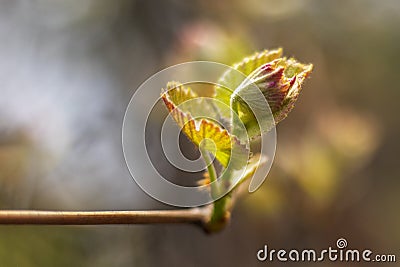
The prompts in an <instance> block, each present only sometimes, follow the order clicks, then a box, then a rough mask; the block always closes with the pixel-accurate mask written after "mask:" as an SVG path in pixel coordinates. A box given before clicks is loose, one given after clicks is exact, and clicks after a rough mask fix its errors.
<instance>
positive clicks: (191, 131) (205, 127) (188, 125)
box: [162, 83, 246, 167]
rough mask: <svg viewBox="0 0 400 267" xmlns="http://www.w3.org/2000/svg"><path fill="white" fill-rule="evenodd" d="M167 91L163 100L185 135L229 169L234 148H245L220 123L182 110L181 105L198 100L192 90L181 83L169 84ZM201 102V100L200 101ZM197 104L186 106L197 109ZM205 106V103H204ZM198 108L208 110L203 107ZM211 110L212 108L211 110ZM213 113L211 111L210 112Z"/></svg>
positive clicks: (163, 95)
mask: <svg viewBox="0 0 400 267" xmlns="http://www.w3.org/2000/svg"><path fill="white" fill-rule="evenodd" d="M167 88H169V89H168V90H167V91H165V92H164V93H163V94H162V99H163V101H164V103H165V105H166V106H167V108H168V110H169V112H170V114H171V116H172V118H174V120H175V121H176V123H177V124H178V126H179V127H180V128H181V130H182V131H183V133H185V135H186V136H187V137H188V138H189V139H190V140H191V141H192V142H193V143H194V144H195V145H196V146H200V144H201V145H202V147H203V148H204V149H206V150H207V151H209V152H211V153H212V154H213V155H214V156H215V157H216V159H217V160H218V161H219V162H220V163H221V165H222V166H224V167H227V166H228V163H229V160H230V157H231V151H232V150H233V148H234V146H235V148H236V147H240V148H242V149H243V150H244V151H246V150H245V147H244V146H243V145H240V144H239V141H238V140H237V138H236V137H234V136H231V135H230V134H229V133H228V131H227V130H226V129H224V128H222V127H221V126H220V125H219V124H218V123H216V122H214V121H212V120H210V119H204V118H193V117H192V115H191V112H190V110H182V109H181V108H180V106H179V105H181V104H183V103H185V101H188V100H192V99H194V100H196V99H197V96H196V94H195V93H194V92H192V91H191V90H190V88H188V87H185V86H183V85H181V84H179V83H173V84H168V86H167ZM199 101H201V100H199ZM196 104H199V105H200V104H201V103H196V102H193V103H190V105H185V107H188V109H190V108H191V109H195V108H196V107H195V106H196ZM203 104H204V103H203ZM198 108H203V109H204V108H207V106H204V105H201V106H200V107H198ZM209 108H210V107H209ZM210 109H211V108H210ZM210 112H211V111H210Z"/></svg>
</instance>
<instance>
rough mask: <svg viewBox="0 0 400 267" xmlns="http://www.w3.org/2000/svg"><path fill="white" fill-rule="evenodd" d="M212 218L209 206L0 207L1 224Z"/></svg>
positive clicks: (200, 221) (203, 221) (195, 221)
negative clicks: (136, 208)
mask: <svg viewBox="0 0 400 267" xmlns="http://www.w3.org/2000/svg"><path fill="white" fill-rule="evenodd" d="M208 219H209V209H208V208H207V207H205V208H192V209H179V210H157V211H156V210H154V211H36V210H0V224H45V225H99V224H164V223H168V224H178V223H183V224H185V223H186V224H199V225H201V226H204V225H205V224H206V222H207V221H208Z"/></svg>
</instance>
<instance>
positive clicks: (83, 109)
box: [0, 0, 400, 267]
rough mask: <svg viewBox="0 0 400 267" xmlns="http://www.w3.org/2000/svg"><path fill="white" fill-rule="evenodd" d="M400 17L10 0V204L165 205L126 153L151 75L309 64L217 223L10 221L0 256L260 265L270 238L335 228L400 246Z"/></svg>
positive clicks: (1, 138)
mask: <svg viewBox="0 0 400 267" xmlns="http://www.w3.org/2000/svg"><path fill="white" fill-rule="evenodd" d="M399 25H400V3H399V2H398V1H396V0H383V1H373V0H364V1H361V0H348V1H342V0H339V1H327V0H324V1H316V0H315V1H314V0H299V1H297V0H281V1H274V0H266V1H265V0H264V1H263V0H249V1H238V0H234V1H228V0H221V1H209V0H206V1H178V0H168V1H144V0H143V1H139V0H138V1H128V0H122V1H106V0H96V1H95V0H83V1H66V0H58V1H49V0H38V1H12V0H1V1H0V38H1V39H0V207H1V208H2V209H61V210H78V209H79V210H104V209H115V210H123V209H156V208H169V207H166V206H164V205H162V204H160V203H158V202H156V201H155V200H153V199H151V198H150V197H149V196H147V195H146V194H145V193H143V192H142V191H141V190H140V188H139V187H138V186H137V185H136V184H135V183H134V181H133V180H132V178H131V177H130V175H129V172H128V170H127V168H126V165H125V162H124V158H123V154H122V147H121V127H122V120H123V116H124V112H125V108H126V106H127V104H128V102H129V99H130V97H131V96H132V94H133V93H134V90H135V89H136V88H137V87H138V86H139V85H140V84H141V83H142V82H143V81H145V80H146V79H147V78H148V77H150V76H151V75H152V74H154V73H155V72H157V71H159V70H161V69H163V68H165V67H167V66H170V65H172V64H176V63H181V62H185V61H192V60H211V61H217V62H222V63H226V64H232V63H234V62H236V61H238V60H240V59H241V58H242V57H244V56H246V55H248V54H251V53H253V52H254V51H256V50H262V49H272V48H277V47H283V48H284V53H285V55H287V56H294V57H296V58H297V59H299V60H300V61H301V62H304V63H313V64H314V72H313V74H312V75H311V79H309V80H307V81H306V83H305V85H304V87H303V88H304V91H303V92H302V94H301V96H300V98H299V100H298V104H297V106H296V107H295V109H294V110H293V112H292V113H291V114H290V116H289V117H288V118H287V119H286V120H285V121H283V122H282V123H281V124H280V125H279V126H278V128H277V132H278V145H277V153H276V158H275V162H274V164H273V167H272V170H271V172H270V174H269V177H268V179H267V180H266V181H265V182H264V184H263V186H262V187H261V189H259V190H258V191H257V192H255V193H253V194H248V195H246V196H244V197H242V199H240V200H239V201H238V205H237V207H236V208H235V210H234V212H233V215H232V222H231V224H230V225H229V226H228V227H227V229H225V230H224V231H223V232H221V233H219V234H216V235H213V236H208V235H205V234H204V233H203V232H202V231H201V230H199V229H198V228H195V227H193V226H101V227H100V226H97V227H94V226H93V227H45V226H36V227H28V226H2V227H0V266H21V267H22V266H253V265H257V264H258V262H257V259H256V252H257V251H258V250H259V249H260V248H261V247H262V246H263V245H264V244H268V245H269V246H271V247H274V248H285V249H291V248H315V249H319V248H326V247H328V246H334V244H335V242H336V240H337V239H338V238H340V237H344V238H346V239H347V241H348V242H349V246H350V247H352V248H360V249H363V248H369V249H372V250H373V251H376V252H381V253H394V254H396V253H397V257H400V254H398V252H399V248H400V228H399V225H400V213H399V207H398V203H399V202H400V179H399V177H400V167H399V163H398V161H399V152H400V142H399V141H398V138H399V136H400V123H399V122H400V120H399V118H398V111H399V109H398V106H399V104H398V103H397V101H398V99H399V98H400V90H399V85H398V84H397V81H396V78H397V74H398V72H399V70H400V66H399V63H398V62H399V58H400V53H399V47H400V31H399ZM160 89H161V88H154V90H160ZM172 174H174V173H172ZM175 175H182V173H180V172H178V171H177V172H176V173H175ZM264 264H265V263H264ZM273 264H276V263H271V265H273ZM322 264H323V266H349V263H344V262H336V263H329V262H324V263H322ZM294 265H296V264H293V266H294ZM297 265H299V263H297ZM297 265H296V266H297ZM309 265H312V264H309ZM309 265H307V263H301V266H309ZM299 266H300V265H299ZM382 266H395V265H390V263H386V264H382Z"/></svg>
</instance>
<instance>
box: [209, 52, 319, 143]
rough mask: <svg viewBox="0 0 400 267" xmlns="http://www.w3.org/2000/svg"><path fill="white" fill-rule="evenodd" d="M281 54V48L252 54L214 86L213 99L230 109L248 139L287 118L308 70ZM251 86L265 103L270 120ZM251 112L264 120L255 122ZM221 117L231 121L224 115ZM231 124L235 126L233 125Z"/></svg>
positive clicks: (309, 66)
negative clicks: (266, 103) (243, 128)
mask: <svg viewBox="0 0 400 267" xmlns="http://www.w3.org/2000/svg"><path fill="white" fill-rule="evenodd" d="M281 55H282V49H277V50H272V51H268V50H265V51H263V52H261V53H255V54H254V55H252V56H250V57H247V58H245V59H244V60H243V61H242V62H240V63H238V64H235V65H233V70H228V71H227V72H225V73H224V74H223V75H222V77H221V78H220V79H219V81H218V83H219V84H220V86H216V87H215V98H216V99H218V100H220V101H222V102H223V103H225V104H228V105H230V106H231V108H232V110H233V111H235V112H236V113H237V114H238V116H239V118H240V120H241V121H242V123H243V124H244V125H245V127H246V130H247V133H248V135H249V137H250V138H254V137H257V136H259V135H260V134H261V133H262V132H265V131H268V130H269V129H271V127H273V126H274V125H275V124H277V123H279V122H280V121H281V120H283V119H284V118H285V117H286V116H287V114H288V113H289V112H290V110H291V109H292V108H293V107H294V103H295V102H296V100H297V98H298V95H299V92H300V89H301V85H302V83H303V82H304V80H305V78H306V77H307V76H308V75H309V74H310V73H311V71H312V65H311V64H309V65H304V64H301V63H299V62H297V61H296V60H295V59H293V58H290V59H287V58H285V57H284V58H281ZM237 71H240V72H242V73H243V75H239V74H238V72H237ZM254 85H256V86H257V87H256V88H258V89H259V90H260V91H261V93H262V95H263V96H264V99H265V100H266V101H267V102H268V105H269V107H270V111H271V112H272V116H273V119H272V118H271V117H270V116H269V113H270V112H269V110H268V107H265V100H264V99H263V98H262V97H260V93H259V92H258V91H257V90H255V88H254ZM217 106H218V105H217ZM250 106H251V108H250ZM253 111H258V114H263V116H264V117H261V118H259V119H260V120H261V121H260V120H259V121H257V120H256V117H255V115H254V112H253ZM223 115H224V116H225V117H227V118H229V119H230V120H231V121H232V120H233V119H232V118H231V114H229V113H228V112H224V114H223ZM273 120H275V121H273ZM260 123H262V124H261V125H260ZM232 124H233V126H235V123H234V122H233V123H232Z"/></svg>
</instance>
